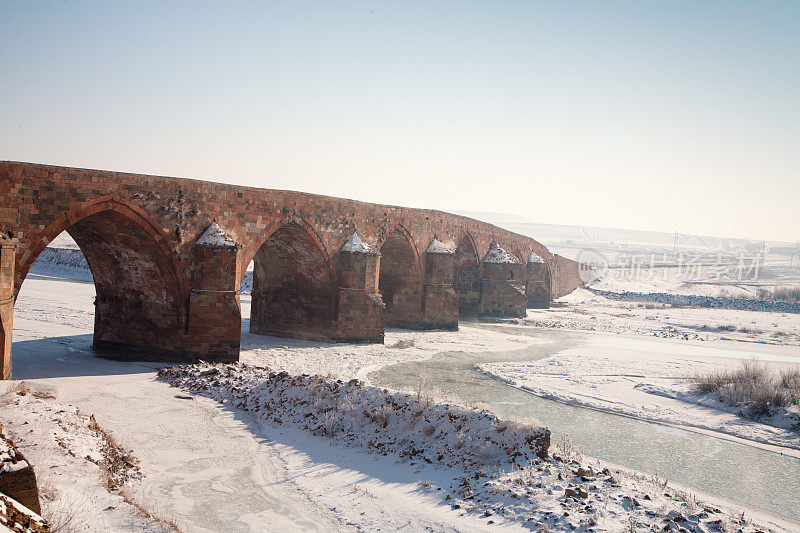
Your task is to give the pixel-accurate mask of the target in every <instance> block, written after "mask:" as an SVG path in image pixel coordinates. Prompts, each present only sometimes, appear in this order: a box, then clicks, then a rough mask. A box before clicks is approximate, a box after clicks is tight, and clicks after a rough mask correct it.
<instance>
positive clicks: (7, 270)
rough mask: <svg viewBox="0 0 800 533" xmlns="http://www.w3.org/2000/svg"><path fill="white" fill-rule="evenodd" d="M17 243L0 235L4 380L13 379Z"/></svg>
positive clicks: (0, 345)
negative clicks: (12, 344) (12, 360)
mask: <svg viewBox="0 0 800 533" xmlns="http://www.w3.org/2000/svg"><path fill="white" fill-rule="evenodd" d="M15 257H16V243H15V242H14V241H13V240H11V239H9V238H7V237H5V235H3V234H2V233H0V356H2V358H1V359H0V361H2V371H3V376H2V379H11V334H12V331H13V318H14V261H15Z"/></svg>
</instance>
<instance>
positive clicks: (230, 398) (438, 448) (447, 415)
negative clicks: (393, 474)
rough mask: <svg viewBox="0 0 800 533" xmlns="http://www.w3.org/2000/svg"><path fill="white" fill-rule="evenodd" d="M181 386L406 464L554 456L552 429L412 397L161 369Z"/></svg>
mask: <svg viewBox="0 0 800 533" xmlns="http://www.w3.org/2000/svg"><path fill="white" fill-rule="evenodd" d="M159 376H160V377H161V378H162V379H164V380H166V381H168V382H169V383H171V384H172V385H174V386H178V387H182V388H184V389H186V390H189V391H192V392H197V393H200V394H204V395H207V396H210V397H212V398H214V399H216V400H218V401H221V402H223V403H227V404H231V405H233V406H234V407H236V408H238V409H243V410H246V411H249V412H251V413H257V414H258V415H259V416H260V417H261V418H263V419H265V420H269V421H272V422H274V423H277V424H287V425H288V424H290V425H292V426H295V427H299V428H302V429H305V430H308V431H310V432H311V433H313V434H315V435H322V436H327V437H330V438H333V439H335V440H337V441H338V442H342V443H346V444H347V445H352V446H361V447H364V448H367V449H370V450H373V451H375V452H377V453H380V454H382V455H388V454H395V455H397V456H399V458H401V459H403V460H411V461H418V462H424V463H428V464H439V465H444V466H458V467H461V468H466V469H474V468H495V467H501V466H505V467H509V466H513V465H524V464H528V463H529V462H530V461H532V460H533V459H536V458H544V457H547V450H548V448H549V446H550V431H549V430H548V429H547V428H543V427H536V426H531V425H526V424H521V423H516V422H509V421H505V420H501V419H499V418H497V417H496V416H495V415H493V414H491V413H488V412H486V411H478V410H475V409H468V408H466V407H460V406H457V405H452V404H437V403H434V402H432V401H428V400H426V399H425V398H417V397H416V396H413V395H411V394H406V393H401V392H392V391H389V390H387V389H380V388H377V387H371V386H366V385H364V384H363V383H361V382H360V381H358V380H355V379H354V380H350V381H349V382H344V381H341V380H332V379H327V378H323V377H320V376H309V375H307V374H303V375H299V376H292V375H289V374H287V373H286V372H280V373H275V372H270V371H269V369H266V368H262V367H254V366H249V365H245V364H235V365H233V364H227V365H226V364H217V365H210V364H204V363H203V364H196V365H186V366H176V367H170V368H164V369H161V370H159Z"/></svg>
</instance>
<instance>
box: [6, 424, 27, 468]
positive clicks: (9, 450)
mask: <svg viewBox="0 0 800 533" xmlns="http://www.w3.org/2000/svg"><path fill="white" fill-rule="evenodd" d="M28 466H30V465H28V462H27V461H26V460H25V459H23V458H22V456H21V455H20V454H19V452H18V451H17V450H16V449H15V448H14V446H13V445H12V444H11V443H10V442H9V441H8V439H7V438H6V436H5V435H3V434H2V433H0V472H16V471H17V470H22V469H23V468H28Z"/></svg>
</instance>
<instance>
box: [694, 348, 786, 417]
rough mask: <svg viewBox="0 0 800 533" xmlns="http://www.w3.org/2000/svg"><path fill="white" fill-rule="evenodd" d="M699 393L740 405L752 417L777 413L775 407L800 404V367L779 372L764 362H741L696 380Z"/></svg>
mask: <svg viewBox="0 0 800 533" xmlns="http://www.w3.org/2000/svg"><path fill="white" fill-rule="evenodd" d="M694 390H695V392H696V393H698V394H712V393H713V394H716V395H717V397H718V398H719V400H720V401H722V402H724V403H726V404H728V405H731V406H741V407H742V408H743V409H742V413H743V414H745V415H746V416H749V417H752V418H760V417H763V416H769V415H771V414H774V412H773V411H774V408H776V407H784V408H785V407H789V406H791V405H798V404H800V369H797V368H790V369H786V370H782V371H781V372H780V373H779V374H777V375H776V373H775V372H774V371H771V370H770V369H769V368H768V367H767V366H766V365H765V364H764V363H760V362H758V361H755V360H746V361H742V362H741V364H740V365H739V367H738V368H735V369H726V370H722V371H717V372H712V373H710V374H706V375H703V376H699V377H697V378H695V379H694Z"/></svg>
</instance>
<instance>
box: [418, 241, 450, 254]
mask: <svg viewBox="0 0 800 533" xmlns="http://www.w3.org/2000/svg"><path fill="white" fill-rule="evenodd" d="M425 251H426V252H427V253H429V254H453V253H455V252H454V251H453V250H451V249H450V248H448V247H447V246H445V244H444V243H443V242H442V241H440V240H437V239H433V240H432V241H431V243H430V244H429V245H428V247H427V248H426V249H425Z"/></svg>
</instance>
